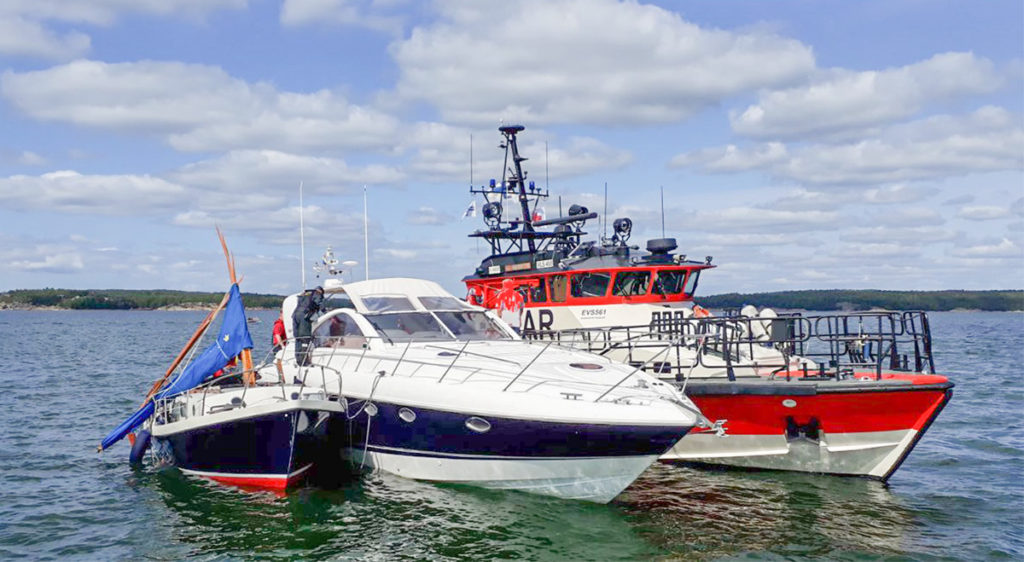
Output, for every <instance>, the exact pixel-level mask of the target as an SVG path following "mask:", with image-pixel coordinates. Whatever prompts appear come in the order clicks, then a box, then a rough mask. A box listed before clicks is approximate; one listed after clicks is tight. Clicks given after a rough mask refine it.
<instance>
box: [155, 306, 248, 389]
mask: <svg viewBox="0 0 1024 562" xmlns="http://www.w3.org/2000/svg"><path fill="white" fill-rule="evenodd" d="M230 297H231V292H230V291H229V292H227V293H224V298H222V299H221V300H220V304H218V305H217V308H216V309H214V310H212V311H211V312H210V314H208V315H207V316H206V318H204V319H203V321H202V323H200V324H199V328H197V329H196V332H195V333H194V334H192V337H191V338H190V339H189V340H188V343H186V344H185V347H183V348H182V349H181V353H179V354H178V357H176V358H175V359H174V362H173V363H171V366H170V367H168V368H167V373H165V374H164V376H163V378H161V379H160V380H158V381H156V382H155V383H153V387H152V388H150V389H149V393H148V394H146V399H145V400H143V401H142V405H141V406H139V407H140V408H141V407H142V406H145V405H146V402H149V399H150V398H152V397H153V395H154V394H156V393H157V391H159V390H160V387H161V386H163V385H164V383H165V382H167V379H168V378H169V377H170V376H171V373H173V372H174V370H175V369H177V368H178V365H180V364H181V361H182V359H184V358H185V356H186V355H188V352H189V351H191V350H192V346H194V345H195V344H196V342H197V341H199V338H201V337H202V336H203V334H204V333H205V332H206V328H207V327H209V326H210V322H212V321H213V319H214V318H216V317H217V314H219V313H220V311H221V310H222V309H223V308H224V306H225V305H227V304H228V298H230Z"/></svg>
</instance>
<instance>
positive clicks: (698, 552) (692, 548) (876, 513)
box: [617, 464, 913, 557]
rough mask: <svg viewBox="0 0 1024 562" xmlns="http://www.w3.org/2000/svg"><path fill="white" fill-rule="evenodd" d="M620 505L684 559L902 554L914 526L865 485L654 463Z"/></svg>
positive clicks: (896, 503) (892, 499) (877, 487)
mask: <svg viewBox="0 0 1024 562" xmlns="http://www.w3.org/2000/svg"><path fill="white" fill-rule="evenodd" d="M617 502H620V503H621V504H622V505H623V506H624V508H625V509H626V511H627V512H628V513H629V516H630V517H631V518H632V519H633V521H634V523H635V524H636V525H638V526H639V527H641V528H643V529H645V535H646V538H647V540H649V541H651V542H652V543H654V544H657V545H658V546H659V547H660V548H662V549H663V550H664V551H665V552H670V553H675V554H686V555H687V557H715V556H723V555H735V554H737V553H738V552H743V551H747V552H758V551H771V552H775V553H777V554H787V555H797V556H829V557H835V556H838V555H849V554H851V553H852V552H857V551H860V552H863V553H872V554H874V555H878V554H889V553H891V554H898V553H903V552H905V544H904V536H905V535H906V533H907V532H908V530H909V529H910V528H911V527H913V515H912V514H911V513H910V512H909V511H908V510H907V508H906V507H904V506H903V505H902V504H901V502H900V499H899V497H897V496H895V495H893V494H892V493H890V491H889V490H888V489H887V487H886V486H885V484H882V483H881V482H877V481H873V480H867V479H861V478H833V477H821V476H815V475H804V474H796V473H782V472H770V471H764V472H748V471H710V470H698V469H692V468H686V467H682V466H678V465H665V464H657V465H655V466H652V467H651V468H650V469H649V470H648V471H647V472H646V473H645V474H644V475H643V476H642V477H641V478H640V479H639V480H638V481H637V482H636V483H634V484H633V485H632V486H630V488H629V489H627V490H626V492H625V493H624V494H623V495H621V496H619V498H618V500H617Z"/></svg>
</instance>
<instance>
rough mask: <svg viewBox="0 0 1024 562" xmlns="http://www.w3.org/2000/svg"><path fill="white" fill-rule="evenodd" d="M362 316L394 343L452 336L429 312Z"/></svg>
mask: <svg viewBox="0 0 1024 562" xmlns="http://www.w3.org/2000/svg"><path fill="white" fill-rule="evenodd" d="M364 302H365V301H364ZM364 316H365V317H366V319H367V320H369V321H370V324H372V325H373V327H374V328H375V329H376V330H377V332H379V333H380V334H381V335H382V336H384V337H386V338H388V339H390V340H391V341H394V342H406V341H410V340H411V341H434V340H449V341H450V340H451V339H452V335H451V334H450V333H448V332H447V331H446V330H445V329H444V328H443V327H442V326H441V324H440V323H438V321H437V319H436V318H434V316H433V315H432V314H430V313H429V312H395V313H390V314H366V315H364Z"/></svg>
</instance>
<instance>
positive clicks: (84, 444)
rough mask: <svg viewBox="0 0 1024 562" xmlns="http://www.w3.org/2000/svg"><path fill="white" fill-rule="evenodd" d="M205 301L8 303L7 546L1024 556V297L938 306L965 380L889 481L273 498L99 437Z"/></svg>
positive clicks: (408, 555)
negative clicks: (187, 305) (13, 307)
mask: <svg viewBox="0 0 1024 562" xmlns="http://www.w3.org/2000/svg"><path fill="white" fill-rule="evenodd" d="M253 315H256V316H260V317H262V318H263V320H264V322H263V324H259V325H254V327H255V330H256V332H254V334H253V336H254V339H255V340H256V342H257V345H261V346H265V345H266V343H267V342H268V341H269V339H270V327H271V326H272V323H273V319H274V317H275V316H276V314H275V313H274V312H273V311H255V312H254V313H253ZM202 317H203V314H202V313H189V312H184V313H147V312H95V313H93V312H85V313H83V312H78V313H63V312H54V313H49V312H48V313H34V312H15V313H11V312H9V311H4V312H0V356H2V357H16V358H17V361H5V362H0V395H2V396H5V397H7V399H5V400H4V401H3V405H4V407H3V408H0V427H3V428H4V431H2V432H0V474H3V486H0V558H4V559H6V558H13V557H28V558H31V559H57V558H68V557H71V558H86V559H129V558H142V557H145V558H156V559H181V558H187V557H197V558H202V559H211V558H212V559H238V558H246V559H248V558H264V559H296V558H299V559H329V558H338V557H345V558H350V559H370V560H421V559H429V560H463V559H495V558H510V559H525V560H550V559H572V560H636V559H708V558H743V559H787V560H790V559H806V558H815V559H823V558H824V559H879V558H883V559H889V558H895V559H907V558H911V559H915V560H917V559H925V560H926V559H946V558H959V559H988V558H993V559H1001V558H1008V559H1020V558H1022V557H1024V546H1022V545H1024V541H1022V534H1021V533H1022V531H1021V530H1022V529H1024V520H1022V516H1021V512H1022V511H1024V510H1022V509H1020V508H1021V507H1022V506H1024V489H1022V484H1021V480H1022V478H1021V476H1022V474H1024V435H1022V431H1021V429H1022V420H1021V417H1020V412H1021V411H1022V404H1021V401H1022V400H1024V391H1022V390H1021V388H1022V387H1021V386H1020V372H1019V369H1020V363H1021V361H1020V360H1021V356H1020V350H1021V349H1024V325H1022V323H1021V321H1020V319H1021V318H1024V315H999V314H995V315H991V314H990V315H986V314H935V315H932V328H933V330H934V333H933V335H934V340H935V341H934V346H935V349H936V350H937V358H936V359H937V363H938V365H939V367H940V371H941V372H945V373H949V374H950V375H951V376H952V377H953V378H954V380H955V382H956V384H957V388H956V390H955V393H954V397H953V400H952V401H951V402H950V404H949V406H948V407H947V408H946V410H945V411H944V412H943V413H942V415H941V416H940V417H939V419H938V420H937V421H936V423H935V424H934V425H933V426H932V428H931V429H930V430H929V432H928V434H927V435H926V436H925V437H924V439H923V440H922V441H921V443H920V444H919V445H918V447H917V448H916V450H915V451H914V453H913V454H912V455H911V456H910V457H909V458H908V459H907V461H906V463H905V464H904V465H903V467H902V468H901V469H900V470H899V471H898V472H897V473H896V474H895V475H894V477H893V478H892V480H891V482H890V485H889V486H885V485H882V484H880V483H878V482H872V481H868V480H861V479H844V478H831V477H816V476H810V475H800V474H782V473H771V472H740V471H701V470H695V469H692V468H687V467H682V466H673V465H661V464H658V465H655V466H653V467H652V468H651V469H650V470H648V471H647V472H646V473H645V474H644V475H643V476H642V477H641V478H640V480H638V481H637V482H636V483H635V484H634V485H633V486H631V487H630V488H629V489H628V490H627V491H626V492H625V493H624V494H622V495H621V496H619V498H617V499H616V500H615V501H614V502H613V503H612V504H610V505H604V506H599V505H591V504H586V503H580V502H565V501H558V500H554V499H550V498H543V497H538V496H531V495H528V494H522V493H516V492H500V491H490V490H481V489H476V488H470V487H464V486H447V485H445V486H437V485H431V484H425V483H420V482H411V481H408V480H404V479H401V478H397V477H391V476H380V477H366V478H361V479H351V480H347V481H343V482H342V483H341V484H340V485H339V486H338V487H337V488H334V489H321V488H314V487H307V488H301V489H299V490H297V491H295V492H294V493H292V494H290V495H288V496H287V497H284V498H280V497H277V496H275V495H273V494H259V493H247V492H241V491H239V490H236V489H233V488H229V487H225V486H221V485H218V484H214V483H210V482H206V481H203V480H198V479H194V478H191V477H187V476H184V475H182V474H181V473H180V472H179V471H177V470H174V469H164V470H156V469H153V468H150V467H147V468H144V469H141V470H137V469H132V468H129V467H128V466H127V464H126V462H125V458H126V456H127V447H126V446H124V445H118V446H116V447H115V448H114V449H113V450H111V451H109V452H107V453H104V454H102V455H97V454H96V453H95V452H94V450H95V446H96V444H97V443H98V441H99V440H100V438H102V437H103V435H105V434H106V432H107V431H108V430H109V429H110V428H111V427H113V426H114V425H116V424H117V423H118V422H119V421H121V419H123V418H124V417H126V416H127V415H128V414H130V413H131V412H132V410H133V409H134V408H135V407H136V406H138V402H139V399H140V397H141V396H142V395H143V394H144V393H145V392H146V390H148V388H149V385H150V384H151V383H152V381H153V380H154V379H156V378H158V377H159V376H161V375H162V374H163V370H164V368H165V367H166V364H167V362H168V361H169V360H170V359H171V358H173V356H174V355H176V354H177V352H178V350H179V349H180V348H181V346H182V345H183V344H184V342H185V340H186V339H187V338H188V336H189V335H190V334H191V333H192V331H193V329H194V327H195V326H196V324H197V323H198V321H199V320H200V319H201V318H202ZM57 324H59V326H58V325H57ZM98 333H102V334H103V337H96V336H97V334H98ZM264 351H265V348H264V349H261V350H258V353H257V355H258V356H259V355H260V353H262V352H264ZM27 381H31V382H32V384H31V385H28V384H26V382H27ZM40 389H47V392H46V393H40V392H39V390H40Z"/></svg>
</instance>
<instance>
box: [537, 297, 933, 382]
mask: <svg viewBox="0 0 1024 562" xmlns="http://www.w3.org/2000/svg"><path fill="white" fill-rule="evenodd" d="M522 335H523V337H524V338H525V339H530V340H535V341H536V340H540V341H545V340H552V341H556V342H559V343H560V344H563V345H568V346H570V347H575V348H577V349H583V350H585V351H589V352H592V353H597V354H600V355H605V356H610V357H614V358H616V359H618V360H620V361H623V362H627V363H629V364H630V365H634V366H635V365H637V364H639V363H641V362H642V361H643V360H644V359H646V358H648V357H649V356H650V355H651V353H652V352H653V351H654V350H656V349H657V348H659V347H660V346H661V345H664V342H665V341H666V340H676V341H678V343H677V345H676V346H675V349H674V352H673V353H669V354H667V355H666V357H665V359H664V360H662V361H657V362H654V363H652V364H650V365H648V366H646V367H645V370H646V371H648V372H652V373H654V374H657V375H659V376H662V377H663V378H664V377H665V375H672V378H675V379H676V380H677V381H680V382H681V381H683V380H684V378H685V377H686V376H687V374H688V373H689V372H690V370H691V369H692V368H694V367H706V368H709V369H715V370H724V371H725V374H726V376H727V377H728V378H729V380H735V378H736V373H737V371H740V372H742V371H743V370H753V371H754V372H755V373H756V374H768V376H770V377H772V378H774V377H776V376H786V377H793V376H800V377H801V378H815V377H817V378H841V377H845V376H850V375H852V374H853V373H855V372H864V371H866V370H869V371H874V374H875V376H876V378H878V379H881V378H882V373H883V371H905V372H919V373H920V372H925V373H933V372H935V366H934V360H933V357H932V353H931V333H930V327H929V324H928V318H927V315H926V314H925V313H924V312H923V311H906V312H890V311H870V312H860V313H834V314H812V315H802V314H799V313H794V314H784V315H778V316H772V317H758V316H754V317H751V316H738V315H737V316H725V317H704V318H698V317H693V316H690V317H682V316H672V317H669V316H668V315H666V318H665V320H657V321H654V322H652V323H651V324H648V325H641V326H617V327H611V328H577V329H567V330H557V331H552V330H527V331H524V332H523V334H522Z"/></svg>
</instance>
